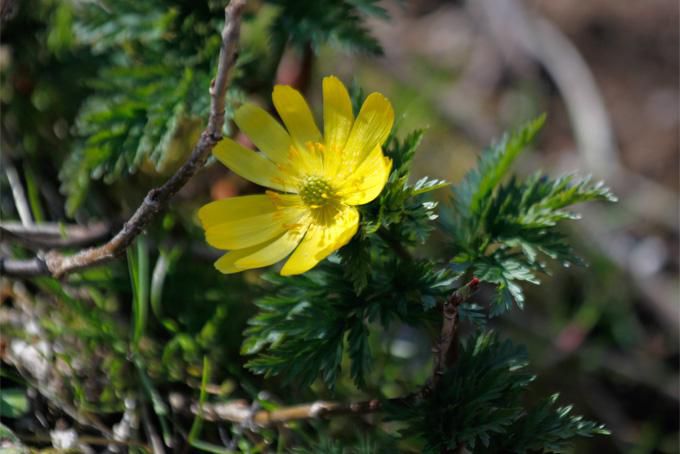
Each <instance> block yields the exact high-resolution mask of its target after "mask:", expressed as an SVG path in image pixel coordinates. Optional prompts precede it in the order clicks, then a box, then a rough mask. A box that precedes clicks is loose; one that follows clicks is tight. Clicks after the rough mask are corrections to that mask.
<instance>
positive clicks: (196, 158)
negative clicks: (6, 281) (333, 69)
mask: <svg viewBox="0 0 680 454" xmlns="http://www.w3.org/2000/svg"><path fill="white" fill-rule="evenodd" d="M244 4H245V0H232V1H231V2H230V3H229V5H228V6H227V7H226V8H225V10H224V15H225V23H224V29H223V30H222V48H221V50H220V56H219V61H218V66H217V74H216V76H215V79H214V80H213V82H212V84H211V86H210V97H211V102H210V117H209V118H208V126H207V127H206V129H205V130H204V131H203V133H201V137H200V139H199V140H198V143H197V144H196V146H195V147H194V149H193V151H192V153H191V157H190V158H189V160H188V161H187V162H186V163H184V165H183V166H182V167H181V168H180V169H179V170H178V171H177V172H176V173H175V174H174V175H173V176H172V177H170V179H169V180H168V181H166V182H165V184H163V185H162V186H161V187H159V188H154V189H152V190H151V191H149V193H148V194H147V195H146V197H145V198H144V201H143V202H142V204H141V205H140V206H139V207H138V208H137V211H135V213H134V214H133V215H132V217H131V218H130V219H129V220H128V221H127V222H126V223H125V225H124V226H123V228H122V229H121V230H120V232H118V233H117V234H116V236H114V237H113V238H112V239H111V240H110V241H109V242H107V243H105V244H103V245H101V246H98V247H94V248H90V249H84V250H82V251H80V252H78V253H76V254H74V255H71V256H65V255H63V254H61V253H60V252H58V251H55V250H51V251H49V252H48V253H47V254H46V255H45V256H44V257H35V258H33V259H29V260H1V261H0V273H2V274H5V275H7V276H16V277H20V276H24V277H25V276H39V275H52V276H54V277H61V276H63V275H65V274H67V273H71V272H73V271H77V270H80V269H83V268H89V267H92V266H96V265H100V264H102V263H105V262H107V261H109V260H112V259H114V258H116V257H118V256H119V255H120V254H122V253H123V252H124V251H125V249H126V248H127V247H128V246H130V244H132V242H133V241H134V239H135V238H136V237H137V236H138V235H139V234H140V233H141V232H142V231H143V230H144V228H145V227H146V226H147V225H148V224H149V223H150V222H151V220H153V219H154V218H155V217H156V216H157V215H158V214H159V213H161V212H162V211H163V210H164V209H165V206H166V204H167V202H168V201H169V200H170V199H171V198H172V197H173V196H174V195H175V194H177V192H178V191H179V190H180V189H181V188H182V187H183V186H184V185H185V184H186V183H187V181H189V179H191V177H193V176H194V175H195V174H196V172H198V170H199V169H201V168H202V167H203V165H204V164H205V162H206V160H207V159H208V157H209V156H210V152H211V151H212V149H213V148H214V147H215V145H216V144H217V142H219V141H220V140H221V139H222V129H223V127H224V106H225V94H226V91H227V82H228V79H229V72H230V70H231V68H232V67H233V65H234V61H235V60H236V55H237V46H238V39H239V31H240V23H241V13H242V11H243V7H244Z"/></svg>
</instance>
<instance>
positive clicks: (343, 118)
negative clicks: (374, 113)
mask: <svg viewBox="0 0 680 454" xmlns="http://www.w3.org/2000/svg"><path fill="white" fill-rule="evenodd" d="M353 122H354V115H353V114H352V101H351V100H350V98H349V93H348V92H347V89H346V88H345V86H344V85H343V84H342V82H341V81H340V79H338V78H337V77H335V76H329V77H324V79H323V132H324V139H325V140H326V151H327V152H330V153H337V154H340V153H341V151H342V149H343V147H344V146H345V143H346V142H347V138H348V137H349V133H350V131H351V130H352V123H353Z"/></svg>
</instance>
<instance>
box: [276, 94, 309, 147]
mask: <svg viewBox="0 0 680 454" xmlns="http://www.w3.org/2000/svg"><path fill="white" fill-rule="evenodd" d="M272 100H273V101H274V107H276V110H277V111H278V112H279V115H280V116H281V120H283V124H285V125H286V129H288V132H289V133H290V136H291V137H292V139H293V142H294V143H295V145H296V146H297V147H298V149H300V150H304V149H305V147H306V144H307V142H320V141H321V133H320V132H319V128H317V127H316V123H315V122H314V117H313V116H312V111H311V110H309V106H308V105H307V101H305V99H304V98H303V97H302V95H301V94H300V92H299V91H297V90H295V89H294V88H292V87H290V86H288V85H277V86H275V87H274V93H273V94H272Z"/></svg>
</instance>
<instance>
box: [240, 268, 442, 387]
mask: <svg viewBox="0 0 680 454" xmlns="http://www.w3.org/2000/svg"><path fill="white" fill-rule="evenodd" d="M373 267H381V268H378V269H375V268H374V269H373V270H372V272H371V275H370V276H369V278H368V281H367V282H368V283H367V286H366V287H365V288H364V289H363V291H362V293H361V294H357V293H356V291H355V287H354V284H353V282H352V281H351V280H349V279H347V278H346V273H345V270H344V264H338V263H326V264H323V265H320V266H318V267H317V268H316V269H315V270H313V271H310V272H308V273H305V275H303V276H295V277H290V278H283V277H281V276H278V275H274V274H268V275H266V279H267V280H268V281H269V282H270V283H271V284H273V287H270V288H268V289H267V296H265V297H263V298H261V299H260V300H258V301H257V302H256V304H257V306H258V308H259V309H260V313H259V314H258V315H256V316H255V317H254V318H253V319H251V320H250V322H249V324H250V327H249V328H248V329H247V330H246V332H245V334H246V336H247V337H246V340H245V342H244V344H243V349H242V351H243V353H246V354H255V353H258V356H257V357H256V358H255V359H252V360H250V361H249V362H248V363H247V365H246V366H247V367H248V368H250V369H251V370H252V371H254V372H256V373H259V374H265V376H272V375H281V376H282V377H283V379H284V381H285V382H286V383H291V382H295V383H296V384H299V385H300V386H303V387H305V386H309V385H310V384H311V383H312V382H313V381H314V380H315V379H316V378H317V377H321V378H322V379H323V380H324V381H325V382H326V384H327V385H328V386H329V387H330V388H333V387H334V386H335V382H336V380H337V378H338V373H339V372H340V365H341V362H342V357H343V352H344V351H345V349H346V351H347V353H348V355H349V358H350V360H351V368H350V374H351V377H352V378H353V379H354V381H355V383H356V384H357V385H358V386H364V385H365V380H364V378H365V375H366V372H367V369H368V368H369V367H370V364H371V358H372V356H371V351H370V348H369V342H368V338H369V327H370V325H371V324H372V323H378V322H379V323H381V324H382V325H383V326H388V325H389V323H390V322H392V321H395V320H401V321H406V322H409V323H418V322H420V321H422V320H423V319H424V317H426V312H427V311H428V310H429V309H431V307H432V306H433V305H434V301H435V300H436V299H437V298H441V297H442V296H443V295H444V294H445V293H446V292H448V288H449V287H450V284H451V282H452V279H451V276H450V273H449V272H447V271H434V270H433V266H432V264H431V263H427V262H417V263H403V262H398V261H394V260H389V261H386V262H384V263H382V264H380V263H375V262H374V263H373V266H372V268H373Z"/></svg>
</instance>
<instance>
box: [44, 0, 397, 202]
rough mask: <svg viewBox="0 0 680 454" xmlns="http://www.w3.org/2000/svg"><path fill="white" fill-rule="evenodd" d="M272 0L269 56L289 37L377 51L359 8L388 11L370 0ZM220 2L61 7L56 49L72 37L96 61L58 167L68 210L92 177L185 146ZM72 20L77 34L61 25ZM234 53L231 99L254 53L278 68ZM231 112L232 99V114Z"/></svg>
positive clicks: (204, 100) (180, 151)
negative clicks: (74, 140)
mask: <svg viewBox="0 0 680 454" xmlns="http://www.w3.org/2000/svg"><path fill="white" fill-rule="evenodd" d="M270 3H272V4H274V5H276V6H277V7H278V8H277V12H276V15H275V17H274V18H273V20H272V24H271V34H272V35H271V36H272V38H271V39H272V46H273V47H274V49H273V52H270V53H268V54H266V55H264V56H265V57H268V58H270V59H273V62H274V63H275V62H276V61H278V59H279V57H280V54H281V52H282V51H283V48H284V45H285V44H286V43H288V42H290V43H292V44H294V45H297V46H299V47H300V48H303V49H304V48H306V47H307V46H312V47H313V48H315V49H318V48H319V47H320V46H322V45H324V44H326V43H335V44H339V45H340V46H341V47H343V48H345V49H347V50H351V51H363V52H368V53H374V54H375V53H380V52H381V50H380V46H379V44H378V43H377V41H375V39H374V38H373V37H372V36H371V35H370V34H369V33H368V31H367V30H366V29H365V27H364V25H363V20H362V15H363V14H367V15H372V16H378V17H386V13H385V11H384V10H383V9H382V8H380V7H379V6H377V5H376V2H375V0H353V1H347V0H334V1H332V2H322V3H320V2H317V1H303V2H288V1H284V2H280V1H271V2H270ZM223 7H224V5H223V4H222V2H214V1H211V2H207V4H200V5H194V4H191V3H186V2H182V1H180V0H175V1H172V2H165V1H162V0H152V1H147V2H141V3H140V2H133V1H128V0H125V1H120V2H111V4H106V5H105V6H104V5H103V4H101V3H82V4H78V5H72V6H61V7H59V10H58V14H56V15H55V18H54V22H53V23H52V24H51V32H50V33H51V35H50V36H52V37H53V39H52V41H53V42H54V43H55V44H54V46H55V49H56V48H58V49H60V50H59V51H60V52H61V49H63V48H64V47H66V46H68V44H69V43H71V42H73V41H75V43H76V44H77V46H78V47H79V48H84V49H87V50H88V52H89V53H90V54H91V55H92V56H93V57H94V58H96V59H97V60H98V61H99V64H100V66H99V73H98V75H97V77H96V78H95V79H91V80H86V81H85V82H86V83H88V85H89V86H90V88H91V89H92V90H93V93H92V95H91V96H90V97H88V98H87V99H86V100H85V101H84V102H83V104H82V107H81V110H80V113H79V115H78V118H77V121H76V131H77V135H78V136H79V137H80V138H81V139H82V140H81V143H80V145H79V146H77V147H75V149H74V151H73V152H72V154H71V155H70V157H69V159H68V161H67V162H66V163H65V165H64V166H63V168H62V172H61V180H62V189H63V190H64V192H65V193H66V194H67V195H68V200H67V210H68V212H69V213H70V214H71V215H73V213H74V212H75V210H76V209H77V208H78V207H79V206H80V205H81V204H82V202H83V200H84V198H85V196H86V194H87V191H88V187H89V185H90V181H91V178H94V179H103V181H105V182H107V183H112V182H114V181H116V180H119V179H120V178H123V177H127V176H129V175H132V174H135V173H137V172H138V171H140V170H141V171H142V172H144V173H145V174H147V175H150V176H152V177H153V176H157V175H164V174H166V173H167V172H168V171H170V170H172V169H173V167H174V165H176V164H177V163H178V162H181V160H182V157H184V156H186V155H188V153H189V152H190V151H191V148H192V147H193V144H194V143H195V141H196V140H197V139H198V133H199V132H200V130H201V129H202V125H203V121H204V119H205V118H206V117H207V112H208V107H209V97H208V96H207V89H206V87H208V86H209V85H210V80H211V78H212V77H213V74H214V63H215V56H216V55H217V54H218V53H219V49H220V44H221V40H220V30H221V27H222V23H223V14H222V8H223ZM68 8H73V10H69V9H68ZM69 26H71V29H72V30H73V36H71V35H69V34H68V33H67V32H66V30H68V29H69ZM57 43H58V44H57ZM253 45H254V44H253ZM240 55H241V56H240V58H239V61H238V62H237V68H236V71H235V81H234V83H232V85H231V87H230V90H229V94H228V98H229V100H234V99H239V98H240V97H242V95H241V91H240V88H239V87H240V86H241V85H242V84H248V83H251V81H249V80H247V79H246V80H243V81H241V79H240V74H241V69H240V68H241V67H246V66H247V67H248V68H250V69H253V68H251V66H252V65H251V66H248V65H250V63H252V62H251V60H254V59H256V60H257V64H258V66H259V67H272V68H274V65H272V64H269V63H268V62H263V61H261V59H262V57H263V54H262V53H261V52H258V50H257V49H255V48H253V49H249V48H244V49H242V50H241V53H240ZM243 65H246V66H243ZM272 71H273V69H272ZM272 76H273V74H270V77H272ZM231 112H232V109H231V102H230V103H229V104H228V108H227V117H228V118H229V117H230V115H231Z"/></svg>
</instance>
